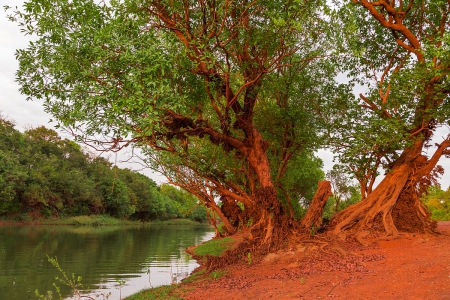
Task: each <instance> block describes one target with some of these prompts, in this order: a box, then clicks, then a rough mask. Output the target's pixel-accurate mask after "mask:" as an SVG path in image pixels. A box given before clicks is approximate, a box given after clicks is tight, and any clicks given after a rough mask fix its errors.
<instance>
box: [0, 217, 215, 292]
mask: <svg viewBox="0 0 450 300" xmlns="http://www.w3.org/2000/svg"><path fill="white" fill-rule="evenodd" d="M213 236H214V231H212V230H211V228H210V227H208V226H122V227H116V226H103V227H91V226H79V227H76V226H3V227H0V299H8V300H27V299H37V297H36V296H35V290H36V289H37V290H39V293H40V294H46V292H47V291H49V290H53V291H54V290H55V289H54V287H53V284H54V283H56V284H57V285H58V286H59V287H60V288H61V294H62V296H63V298H64V299H75V298H73V293H72V291H71V289H70V288H68V287H66V286H64V285H63V284H61V283H59V282H58V281H57V280H56V279H55V277H57V276H59V277H62V276H61V273H59V271H58V270H57V269H56V268H55V267H54V266H53V265H52V264H51V263H50V262H48V259H47V256H49V257H52V258H54V257H56V258H57V259H58V262H59V265H60V267H61V268H62V269H63V270H64V271H65V273H66V274H67V275H68V276H70V277H71V276H72V274H74V275H75V276H82V284H83V293H85V294H86V293H89V294H90V295H91V296H93V297H95V295H96V294H101V293H103V294H107V293H111V296H110V297H109V298H108V299H109V300H116V299H120V298H124V297H126V296H129V295H131V294H133V293H136V292H138V291H140V290H142V289H146V288H149V287H156V286H160V285H164V284H170V283H171V282H178V281H180V280H181V279H182V278H184V277H186V276H187V275H189V273H190V272H192V271H193V270H194V269H195V268H196V267H197V266H198V265H197V263H196V262H195V261H194V260H192V259H191V258H190V257H189V255H188V254H186V253H185V252H184V249H185V248H187V247H189V246H192V245H197V244H199V243H201V242H203V241H206V240H209V239H211V238H212V237H213ZM102 298H103V297H99V298H98V299H102ZM54 299H59V298H54Z"/></svg>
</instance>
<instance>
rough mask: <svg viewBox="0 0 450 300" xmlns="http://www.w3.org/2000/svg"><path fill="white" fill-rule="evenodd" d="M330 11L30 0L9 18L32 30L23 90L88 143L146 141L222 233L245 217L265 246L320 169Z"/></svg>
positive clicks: (23, 60) (307, 5)
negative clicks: (220, 224)
mask: <svg viewBox="0 0 450 300" xmlns="http://www.w3.org/2000/svg"><path fill="white" fill-rule="evenodd" d="M327 13H328V9H327V8H326V6H324V1H314V2H312V1H258V2H248V1H218V2H217V1H183V2H179V1H163V0H161V1H110V2H109V3H106V2H103V1H100V2H98V3H96V2H95V1H92V0H82V1H67V0H61V1H46V0H34V1H28V2H26V3H25V5H24V7H23V8H22V9H20V10H15V11H13V13H12V14H11V16H10V17H11V19H12V20H13V21H17V22H18V23H19V25H20V26H21V27H22V30H23V31H24V33H25V34H30V35H36V36H37V39H36V41H33V42H32V43H30V45H29V47H28V48H27V49H21V50H18V52H17V57H18V60H19V62H20V68H19V71H18V72H17V79H18V81H19V82H20V83H21V85H22V87H21V91H22V93H24V94H26V95H28V96H29V97H30V98H32V99H43V100H44V103H45V104H44V106H45V108H46V110H47V111H48V112H50V113H51V114H52V115H53V116H54V118H55V119H56V120H57V122H58V124H59V125H61V126H64V127H69V128H70V129H71V130H73V131H74V132H75V133H76V134H77V135H78V137H79V139H80V140H83V141H84V142H87V143H92V144H95V145H97V146H98V148H101V149H112V150H117V149H120V148H121V147H124V146H127V145H129V144H130V143H133V144H136V145H139V146H141V147H144V148H145V151H146V154H147V157H149V158H151V160H150V161H149V164H150V165H152V166H153V168H155V169H158V170H160V171H163V173H164V174H165V175H167V176H168V177H169V178H171V182H172V183H174V184H176V185H179V186H180V187H182V188H184V189H186V190H188V191H189V192H191V193H193V194H195V195H196V196H197V197H199V198H200V199H202V200H203V202H204V203H205V205H207V206H209V207H210V208H212V209H213V210H215V211H216V212H217V213H218V214H220V215H221V217H222V219H224V221H225V222H226V224H227V228H228V230H229V231H230V232H234V231H235V230H236V228H237V227H238V226H240V225H239V224H249V221H250V220H252V222H254V223H255V224H256V223H257V224H259V225H258V226H259V227H260V229H262V231H263V232H265V233H264V235H265V238H264V241H265V242H267V243H268V245H270V243H271V239H272V236H277V234H276V233H275V232H274V228H278V227H279V226H274V224H281V222H283V221H282V220H281V219H280V217H281V216H283V215H286V216H287V217H288V218H294V217H295V216H297V217H298V216H300V214H301V208H300V206H299V200H300V199H302V198H306V197H312V194H313V193H314V189H315V186H316V184H317V181H318V180H319V179H321V178H322V177H323V173H322V172H320V171H317V170H318V169H319V168H320V166H321V162H320V161H319V160H318V159H317V158H315V156H314V154H313V153H314V150H315V149H317V147H318V146H319V145H320V143H319V141H320V130H321V123H320V122H319V121H318V117H317V116H318V114H317V111H319V110H320V107H321V105H323V103H324V101H323V96H324V94H327V97H334V95H336V94H337V93H338V92H337V91H338V90H339V88H337V85H336V84H335V81H334V77H333V75H332V74H334V73H335V72H336V71H335V68H334V65H333V63H331V61H330V60H328V59H326V57H328V56H330V55H332V54H333V53H332V51H331V52H330V49H332V48H330V47H327V45H328V44H329V43H330V40H329V39H327V36H328V35H329V26H330V25H329V22H327V18H328V17H327ZM302 165H304V167H302ZM302 181H303V183H308V185H306V184H303V185H302V184H301V182H302ZM277 195H279V197H280V198H278V196H277ZM216 198H220V199H221V201H222V203H223V204H222V207H220V208H219V207H218V205H217V203H216V201H215V199H216ZM241 208H243V209H241ZM285 210H286V211H289V214H285V213H284V212H283V211H285ZM255 229H256V228H255ZM277 230H279V229H277Z"/></svg>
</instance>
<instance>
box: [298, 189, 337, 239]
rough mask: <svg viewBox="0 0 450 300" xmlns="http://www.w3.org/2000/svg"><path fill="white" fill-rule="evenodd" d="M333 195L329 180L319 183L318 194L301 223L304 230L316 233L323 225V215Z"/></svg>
mask: <svg viewBox="0 0 450 300" xmlns="http://www.w3.org/2000/svg"><path fill="white" fill-rule="evenodd" d="M332 195H333V193H332V192H331V183H330V182H329V181H328V180H323V181H319V186H318V188H317V191H316V194H315V195H314V197H313V199H312V201H311V205H310V206H309V208H308V211H307V212H306V215H305V216H304V217H303V219H302V220H301V221H300V224H301V226H302V227H303V228H306V229H307V230H308V232H312V231H316V230H317V229H318V228H320V226H321V224H322V213H323V209H324V207H325V205H326V204H327V200H328V198H329V197H330V196H332Z"/></svg>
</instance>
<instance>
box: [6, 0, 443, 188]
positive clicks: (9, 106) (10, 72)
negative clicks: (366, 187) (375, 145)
mask: <svg viewBox="0 0 450 300" xmlns="http://www.w3.org/2000/svg"><path fill="white" fill-rule="evenodd" d="M21 3H23V1H22V0H0V7H1V10H0V112H1V113H2V114H3V115H4V116H6V117H8V118H10V119H12V120H14V121H15V123H16V129H18V130H20V131H24V130H25V129H27V128H30V127H38V126H41V125H43V126H45V127H47V128H53V126H54V124H53V123H49V120H50V115H48V114H47V113H45V112H44V109H43V106H42V102H40V101H26V97H25V96H24V95H21V94H20V92H19V85H18V84H17V83H16V82H15V81H14V78H15V75H14V74H15V72H16V70H17V68H18V63H17V61H16V60H15V55H14V53H15V50H16V49H20V48H25V47H27V45H28V43H29V40H30V38H29V37H26V36H24V35H23V34H22V33H21V32H20V30H19V28H18V27H17V25H16V24H15V23H12V22H10V21H8V20H7V18H6V15H7V14H6V13H5V11H4V9H3V6H5V5H9V6H16V5H21ZM60 135H61V136H62V137H65V138H70V137H69V136H67V135H64V134H63V133H60ZM445 135H446V131H440V132H438V133H436V134H435V136H436V138H441V137H443V136H445ZM429 151H430V153H425V154H428V155H431V154H432V153H431V149H430V150H429ZM317 155H318V156H319V157H320V158H321V159H322V160H323V162H324V171H325V172H326V171H328V170H330V169H331V168H332V167H333V165H334V163H335V162H333V153H331V152H330V151H328V150H325V149H322V150H319V151H318V152H317ZM128 157H129V155H128V154H127V153H125V152H123V153H119V154H118V156H117V165H118V166H119V167H122V168H129V169H133V170H138V171H139V172H142V173H144V174H145V175H147V176H149V177H151V178H152V179H153V180H155V181H156V182H157V183H163V182H165V181H166V180H165V177H164V176H162V175H160V174H157V173H154V172H152V171H151V170H149V169H142V166H141V165H140V164H138V163H134V164H133V163H129V162H124V161H125V160H127V158H128ZM109 158H110V160H111V161H112V162H115V161H116V157H115V155H114V154H110V155H109ZM439 164H440V165H442V166H443V167H444V170H446V174H444V176H443V177H442V178H441V179H440V183H441V186H442V188H444V189H447V188H448V186H449V184H450V159H448V158H441V161H440V163H439Z"/></svg>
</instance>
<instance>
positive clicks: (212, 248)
mask: <svg viewBox="0 0 450 300" xmlns="http://www.w3.org/2000/svg"><path fill="white" fill-rule="evenodd" d="M233 244H234V239H233V238H231V237H226V238H223V239H216V240H210V241H208V242H206V243H203V244H201V245H198V246H197V247H196V248H194V254H195V255H198V256H206V255H212V256H221V255H222V254H223V253H224V252H225V251H226V250H229V249H231V247H232V245H233Z"/></svg>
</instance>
